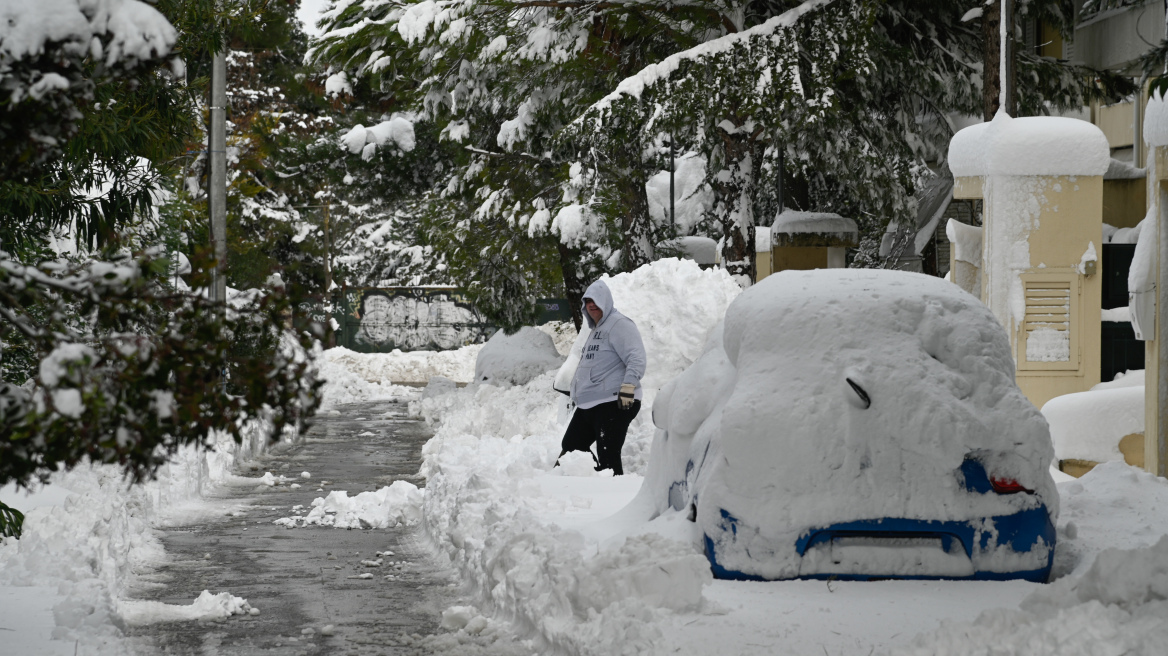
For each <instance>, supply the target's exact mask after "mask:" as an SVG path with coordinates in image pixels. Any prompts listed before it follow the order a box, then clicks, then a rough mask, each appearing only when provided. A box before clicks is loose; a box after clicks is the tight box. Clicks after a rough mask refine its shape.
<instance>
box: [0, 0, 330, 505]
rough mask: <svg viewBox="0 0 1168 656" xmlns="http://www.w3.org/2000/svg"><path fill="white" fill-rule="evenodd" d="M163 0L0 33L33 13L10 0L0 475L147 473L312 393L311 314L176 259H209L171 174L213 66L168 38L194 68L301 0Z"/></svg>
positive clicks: (183, 187) (200, 264)
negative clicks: (232, 286) (210, 283)
mask: <svg viewBox="0 0 1168 656" xmlns="http://www.w3.org/2000/svg"><path fill="white" fill-rule="evenodd" d="M82 4H84V7H82ZM61 6H63V7H65V8H66V9H68V8H69V6H70V5H69V3H65V4H64V5H61ZM158 8H159V9H158V10H156V9H154V8H151V7H150V6H148V5H145V4H142V3H140V2H137V1H136V0H121V1H117V2H115V1H113V0H88V1H87V2H85V3H79V4H78V7H77V10H78V14H77V16H74V17H65V18H69V20H64V18H62V19H61V20H56V21H39V22H38V21H36V20H33V21H31V24H32V25H34V26H41V27H43V28H44V29H45V30H48V31H46V32H45V33H43V34H41V33H19V34H16V33H14V32H11V31H9V32H5V31H4V30H5V29H7V30H13V29H16V28H19V27H21V26H22V25H24V23H22V22H21V21H23V20H26V18H25V17H26V16H31V17H33V18H36V12H37V11H38V9H37V8H36V7H35V6H34V5H17V6H16V7H15V8H9V10H8V11H9V13H8V14H6V16H15V18H12V19H11V20H10V22H9V23H7V24H6V25H4V26H3V27H0V88H3V89H6V90H7V91H8V92H9V93H8V95H6V96H5V99H6V100H5V101H3V103H4V104H0V115H2V116H0V141H3V143H4V145H5V146H8V145H11V146H12V148H13V149H14V150H13V152H15V153H17V154H18V156H17V157H15V158H12V159H5V160H4V162H3V163H2V164H0V356H2V357H0V374H2V376H0V484H4V483H6V482H9V481H14V482H16V483H17V484H18V485H28V484H29V483H30V482H31V481H32V480H35V479H42V480H44V479H45V478H47V476H48V475H49V474H50V473H51V472H53V471H56V470H58V469H60V468H62V467H63V468H66V469H67V468H70V467H73V466H75V465H77V464H78V463H80V462H82V461H83V460H88V461H90V462H95V463H116V464H120V465H121V466H122V468H123V470H124V471H125V472H126V474H127V475H128V476H129V477H130V479H131V480H132V481H135V482H137V481H141V480H143V479H145V478H148V477H150V476H152V475H153V473H154V472H155V470H156V469H157V467H158V466H159V465H161V464H162V463H163V462H165V461H166V459H167V458H168V457H169V456H170V455H172V454H173V453H174V452H175V450H177V449H178V448H180V447H182V446H183V445H188V444H192V445H203V444H206V443H208V440H209V437H210V435H211V434H212V433H213V432H223V433H226V434H229V435H232V436H233V437H234V438H235V439H236V440H237V441H238V440H240V439H241V437H242V434H243V430H244V428H245V427H246V426H247V425H249V423H252V422H255V421H261V422H268V423H269V424H270V425H271V426H273V427H274V433H273V439H276V438H279V437H280V436H281V435H282V434H283V433H284V431H285V429H297V428H301V427H302V426H303V425H304V422H305V421H306V420H307V419H308V418H309V417H310V416H311V414H312V412H313V411H314V409H315V406H316V403H317V390H318V388H319V385H320V383H319V382H318V381H317V380H316V379H315V373H314V368H313V366H312V364H311V361H310V358H309V355H308V353H309V349H310V348H313V346H314V344H315V343H316V340H317V339H319V338H320V337H322V336H323V332H322V330H321V327H320V326H319V325H318V324H312V323H309V322H305V321H303V320H302V319H299V318H297V317H296V316H295V315H294V313H293V311H292V310H293V307H292V300H290V299H289V298H288V296H287V295H286V294H285V293H284V290H283V289H281V288H280V286H279V285H278V284H276V285H274V286H271V287H268V288H266V289H260V288H259V287H260V286H259V285H251V287H253V289H252V290H250V291H249V292H244V293H241V294H238V295H236V296H235V297H234V298H233V299H232V301H231V306H230V307H229V308H224V307H223V306H221V305H220V306H216V305H213V304H211V303H209V302H208V301H207V300H206V299H205V298H204V297H203V295H202V294H200V293H198V292H196V291H191V290H190V288H189V287H188V286H187V285H186V284H185V283H184V282H183V281H182V280H181V279H180V277H179V275H178V274H179V266H178V265H179V263H180V261H182V260H185V259H187V258H185V257H180V256H179V253H181V252H185V253H186V254H187V255H189V256H190V258H189V259H190V260H193V261H194V264H195V268H196V270H199V269H203V268H205V265H207V263H208V260H207V258H205V257H202V256H201V255H200V253H202V252H204V251H205V249H202V248H200V247H199V246H198V243H199V242H200V241H202V240H201V239H200V237H201V235H199V234H198V232H199V230H198V228H197V226H200V225H202V224H204V223H205V221H204V220H203V219H202V218H201V217H199V216H198V214H197V212H198V210H199V208H198V207H197V206H196V203H195V202H194V201H193V199H194V198H195V197H196V196H197V195H198V182H197V177H196V179H195V180H191V179H189V178H188V177H187V176H186V175H180V173H186V172H189V169H190V168H191V167H190V166H189V164H190V162H189V161H188V160H187V158H186V157H184V156H183V155H184V153H185V152H186V151H189V150H192V149H194V150H199V147H198V146H197V144H192V143H191V142H192V141H193V140H197V139H198V138H199V130H198V121H199V113H198V112H197V111H196V107H197V103H198V99H199V96H200V95H201V93H202V92H201V88H202V87H201V85H202V83H203V82H205V80H203V79H201V78H199V77H198V76H197V74H196V75H194V76H193V77H191V78H188V77H187V76H185V75H184V71H183V65H182V61H181V60H178V59H173V58H171V56H172V55H173V54H174V53H179V54H181V55H183V56H184V57H188V58H189V60H190V63H191V64H192V69H194V71H195V72H196V73H197V71H198V70H199V69H200V67H201V64H202V63H203V62H206V61H208V60H209V53H211V52H214V51H215V50H216V49H218V48H219V47H222V45H223V44H225V43H226V42H227V39H228V38H230V37H231V36H232V35H233V34H251V35H254V34H264V35H271V34H278V35H279V34H283V35H285V36H287V35H288V34H294V33H296V30H295V27H294V23H289V20H290V19H291V17H292V12H293V11H294V10H295V4H294V3H286V2H275V1H271V2H264V1H256V2H235V3H220V2H216V1H215V0H195V1H193V2H180V1H178V0H163V1H162V2H160V3H159V5H158ZM82 9H84V12H82ZM159 10H161V12H162V13H159ZM21 12H24V13H23V14H22V13H21ZM119 12H120V13H119ZM163 14H166V17H164V16H163ZM111 16H116V17H117V20H114V19H111V18H110V17H111ZM271 16H274V17H275V18H274V19H272V20H268V19H267V18H265V17H271ZM167 17H169V18H170V19H172V20H173V21H174V25H175V26H179V27H180V30H179V31H177V32H176V31H175V29H174V26H172V24H171V23H170V22H168V20H167ZM233 20H234V21H237V22H236V23H234V27H233V23H232V21H233ZM242 23H247V24H246V25H244V24H242ZM61 26H64V28H62V27H61ZM59 28H60V29H59ZM61 29H64V30H65V31H63V32H60V30H61ZM265 29H266V30H267V31H266V32H265V31H264V30H265ZM53 30H57V31H53ZM70 30H71V31H70ZM115 30H120V31H115ZM58 32H60V33H58ZM256 38H259V37H256ZM301 41H303V37H302V36H301ZM172 46H173V47H174V48H175V50H173V51H171V50H170V48H171V47H172ZM301 47H303V43H302V42H301ZM203 68H205V66H203ZM188 79H189V80H191V84H190V85H188V84H187V80H188ZM38 85H39V86H38ZM192 146H194V148H192ZM174 181H177V182H178V184H175V185H170V183H171V182H174ZM273 195H274V194H273ZM184 233H185V234H184ZM63 238H68V239H75V243H74V244H72V246H70V245H69V244H67V243H62V239H63ZM62 247H64V248H65V251H69V252H72V253H73V254H72V255H67V256H65V255H62V254H61V248H62ZM167 254H169V255H170V257H167V256H166V255H167ZM38 262H39V263H40V264H37V265H35V266H34V265H32V263H38ZM193 278H194V279H195V281H196V282H197V280H198V276H197V274H196V275H194V276H193ZM274 282H277V283H278V279H274ZM13 517H15V516H13ZM11 519H12V517H9V518H8V520H11ZM6 521H7V520H6Z"/></svg>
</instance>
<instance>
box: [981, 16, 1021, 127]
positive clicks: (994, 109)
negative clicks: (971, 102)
mask: <svg viewBox="0 0 1168 656" xmlns="http://www.w3.org/2000/svg"><path fill="white" fill-rule="evenodd" d="M1002 20H1005V21H1006V37H1007V39H1006V52H1005V55H1003V54H1002V31H1001V30H1002ZM981 30H982V47H983V53H984V57H983V59H984V65H983V70H982V78H983V84H982V97H983V102H984V105H985V120H986V121H992V120H994V115H995V114H997V113H998V108H999V105H1000V103H1001V95H1002V70H1001V67H1002V59H1001V58H1002V57H1003V56H1004V57H1005V58H1006V80H1005V82H1006V106H1005V108H1004V109H1005V110H1006V113H1007V114H1009V115H1010V116H1016V115H1017V107H1016V95H1017V94H1016V93H1015V90H1014V89H1015V73H1014V68H1015V66H1014V65H1015V60H1016V59H1017V57H1016V56H1015V54H1014V51H1015V44H1014V3H1013V0H1006V16H1005V17H1003V16H1002V3H1001V1H1000V0H995V1H994V2H993V3H991V4H989V5H986V6H985V13H984V14H983V15H982V20H981Z"/></svg>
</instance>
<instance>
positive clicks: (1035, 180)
mask: <svg viewBox="0 0 1168 656" xmlns="http://www.w3.org/2000/svg"><path fill="white" fill-rule="evenodd" d="M955 182H956V184H955V185H954V197H955V198H965V199H977V198H982V197H985V203H984V208H985V214H984V224H985V228H984V230H985V232H984V239H983V250H982V267H981V279H982V287H981V289H980V290H979V291H980V294H979V297H980V298H981V299H982V301H983V302H985V303H986V305H988V306H989V307H990V309H991V310H993V311H994V315H995V316H997V317H998V320H999V321H1001V322H1002V325H1003V326H1004V327H1005V328H1006V332H1007V333H1009V335H1010V344H1011V346H1012V347H1013V350H1014V362H1015V363H1016V365H1017V371H1016V373H1015V380H1016V381H1017V383H1018V387H1019V388H1020V389H1021V390H1022V392H1023V393H1024V394H1026V397H1027V398H1029V399H1030V401H1031V402H1032V403H1034V405H1035V406H1037V407H1040V408H1041V407H1042V406H1043V405H1044V404H1045V403H1046V402H1047V401H1049V400H1050V399H1052V398H1054V397H1056V396H1061V395H1063V394H1070V393H1072V392H1083V391H1086V390H1088V389H1090V388H1091V387H1093V386H1094V385H1096V384H1097V383H1099V368H1100V340H1101V335H1100V333H1101V325H1100V321H1101V318H1102V312H1101V307H1102V295H1103V282H1102V279H1101V278H1100V276H1099V274H1098V272H1091V273H1090V274H1089V275H1088V274H1086V273H1080V272H1079V271H1078V270H1077V268H1078V267H1079V264H1080V260H1081V259H1082V257H1083V254H1084V252H1085V251H1086V250H1087V249H1088V246H1089V244H1092V243H1093V244H1094V245H1095V251H1096V253H1097V254H1101V252H1102V242H1101V237H1102V229H1103V227H1102V206H1103V178H1102V176H1077V177H1075V176H1012V177H1010V178H995V179H994V180H993V181H992V184H990V185H988V189H989V193H988V194H987V193H986V191H987V185H986V184H985V181H983V180H982V178H970V177H967V178H958V179H957V180H956V181H955ZM994 190H997V192H998V193H1003V194H1005V195H1007V196H1009V201H1008V202H1001V199H997V200H995V198H993V194H994V193H995V191H994ZM1022 191H1024V192H1025V193H1027V194H1030V195H1032V196H1033V198H1034V199H1035V200H1036V201H1037V202H1036V203H1035V204H1034V206H1032V209H1033V210H1034V211H1035V214H1034V215H1033V216H1032V217H1028V218H1022V217H1019V216H1017V214H1016V210H1017V201H1018V194H1019V193H1021V192H1022ZM1020 220H1021V221H1024V222H1027V224H1028V225H1029V226H1030V227H1029V228H1028V229H1026V231H1025V233H1026V234H1025V240H1026V246H1027V248H1028V250H1029V256H1028V257H1029V262H1028V265H1029V266H1025V267H1022V268H1020V269H1019V268H1017V267H1010V266H1006V264H1007V263H1010V262H1011V261H1012V260H1013V257H1012V256H1006V255H1004V254H1003V253H995V252H994V249H995V248H998V249H1015V248H1016V247H1017V246H1018V242H1017V241H1015V240H1013V239H1012V238H1010V239H1003V238H1002V237H1003V235H1010V234H1012V233H1011V227H1010V225H1009V224H1010V223H1011V222H1015V221H1020ZM995 244H996V246H995ZM1016 252H1017V251H1015V253H1016ZM1097 256H1098V255H1097ZM953 264H954V266H955V267H957V266H958V265H959V264H964V263H958V262H954V263H953ZM967 268H970V267H968V266H967ZM966 273H967V274H970V275H969V276H966V277H970V276H971V275H972V273H973V269H972V268H970V271H968V272H966ZM958 277H961V276H960V272H959V274H958ZM967 284H968V283H967ZM1016 286H1021V288H1022V290H1023V293H1024V294H1025V295H1026V298H1028V299H1031V300H1027V303H1026V304H1027V308H1026V310H1027V312H1026V314H1025V315H1024V316H1025V317H1031V316H1033V315H1032V314H1031V313H1030V311H1031V309H1032V307H1031V303H1032V302H1033V303H1035V304H1036V307H1037V308H1038V309H1039V310H1041V307H1042V304H1043V303H1056V302H1054V301H1044V300H1035V299H1036V297H1041V296H1042V295H1043V292H1042V290H1044V289H1048V288H1049V289H1055V288H1059V289H1066V299H1067V300H1066V307H1065V311H1064V312H1063V313H1062V314H1061V315H1060V316H1062V317H1065V321H1066V322H1067V324H1068V326H1069V331H1070V340H1069V341H1070V344H1069V347H1068V348H1069V356H1068V359H1067V360H1066V361H1057V362H1031V361H1029V360H1028V359H1027V357H1026V353H1027V351H1026V347H1027V339H1028V337H1027V335H1028V330H1027V326H1028V325H1030V326H1032V325H1033V324H1027V322H1026V319H1023V321H1021V322H1019V321H1017V320H1016V318H1015V317H1014V313H1013V311H1012V305H1013V300H1014V299H1013V298H1012V295H1013V293H1014V292H1013V291H1012V290H1013V289H1016ZM1050 307H1052V308H1054V307H1056V305H1051V306H1050ZM1058 307H1061V306H1058ZM1056 311H1057V310H1056Z"/></svg>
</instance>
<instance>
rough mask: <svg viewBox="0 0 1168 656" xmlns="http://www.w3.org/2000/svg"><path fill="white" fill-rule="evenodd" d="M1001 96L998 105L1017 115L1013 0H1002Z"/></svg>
mask: <svg viewBox="0 0 1168 656" xmlns="http://www.w3.org/2000/svg"><path fill="white" fill-rule="evenodd" d="M1001 59H1002V83H1001V87H1002V98H1001V100H1000V101H999V102H998V105H999V106H1000V107H1001V108H1002V109H1004V110H1005V111H1006V114H1008V115H1010V116H1017V115H1018V112H1017V108H1016V107H1015V101H1014V99H1015V96H1016V94H1015V93H1014V0H1002V57H1001Z"/></svg>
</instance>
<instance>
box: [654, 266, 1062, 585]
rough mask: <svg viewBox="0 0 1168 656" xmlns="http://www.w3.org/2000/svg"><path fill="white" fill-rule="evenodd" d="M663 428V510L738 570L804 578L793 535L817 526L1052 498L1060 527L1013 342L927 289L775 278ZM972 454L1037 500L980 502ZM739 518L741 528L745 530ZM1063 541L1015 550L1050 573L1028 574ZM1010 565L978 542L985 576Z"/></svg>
mask: <svg viewBox="0 0 1168 656" xmlns="http://www.w3.org/2000/svg"><path fill="white" fill-rule="evenodd" d="M904 399H912V402H911V403H905V402H904V401H903V400H904ZM654 415H655V417H654V418H655V421H656V423H657V425H658V426H659V427H661V428H662V429H663V430H662V431H660V432H659V434H658V436H657V437H656V438H655V442H654V449H653V453H652V458H653V462H652V463H651V464H650V474H649V475H648V482H647V486H650V487H651V488H652V490H651V492H652V495H653V500H654V503H655V506H656V509H657V511H658V512H663V511H665V510H666V509H667V508H669V507H673V508H674V509H677V510H684V509H687V508H688V507H689V505H690V503H689V499H690V498H691V497H692V498H696V505H697V523H698V526H699V527H700V528H701V529H702V531H703V532H704V534H705V535H706V537H707V539H708V540H711V541H712V542H711V544H712V548H714V549H715V550H716V551H717V553H718V561H719V564H720V565H722V566H723V567H726V568H727V569H729V570H731V571H737V572H743V573H747V574H752V575H757V576H763V577H764V578H789V577H793V576H796V575H798V574H799V573H800V569H799V568H800V556H799V554H798V552H797V551H796V546H795V545H796V540H797V539H798V538H799V537H800V536H801V535H803V534H804V533H805V532H806V530H807V529H808V528H811V527H814V526H826V525H830V524H834V523H838V522H847V521H854V520H862V519H879V518H884V517H898V518H907V519H924V520H935V519H944V520H959V521H965V520H970V521H973V520H978V519H980V518H983V517H989V516H997V515H1009V514H1014V513H1015V512H1018V511H1020V510H1025V509H1030V508H1034V507H1037V506H1038V504H1039V503H1040V502H1044V503H1046V504H1048V508H1049V510H1050V512H1051V514H1052V519H1053V517H1054V516H1056V515H1057V507H1058V495H1057V493H1056V491H1055V488H1054V482H1053V481H1052V479H1051V477H1050V474H1049V472H1048V465H1049V463H1050V461H1051V459H1052V457H1053V455H1054V454H1053V450H1052V448H1051V443H1050V435H1049V432H1048V430H1047V427H1046V422H1045V421H1044V420H1043V418H1042V416H1041V415H1040V414H1039V413H1038V411H1037V409H1035V408H1034V406H1033V405H1031V404H1030V402H1029V401H1028V400H1027V399H1026V397H1025V396H1024V395H1023V394H1022V392H1021V391H1020V390H1019V389H1018V387H1017V385H1015V383H1014V365H1013V359H1012V357H1011V353H1010V344H1009V339H1008V337H1007V335H1006V333H1005V331H1004V330H1003V329H1002V328H1001V325H1000V324H999V323H998V322H997V320H996V319H995V318H994V316H993V315H992V314H991V313H990V312H989V310H988V308H986V307H985V306H984V305H983V304H981V303H980V302H978V301H977V299H975V298H973V297H972V296H970V295H968V294H966V293H964V292H962V291H961V290H959V289H958V288H957V287H955V286H953V285H951V284H949V283H947V282H945V281H943V280H940V279H937V278H933V277H930V276H924V275H918V274H911V273H906V272H900V271H883V270H853V269H844V270H836V269H825V270H819V271H784V272H780V273H778V274H775V275H773V276H770V277H768V278H766V279H765V280H763V281H762V282H760V283H758V284H756V285H754V286H753V287H751V288H750V289H748V290H746V291H745V292H743V294H742V295H741V296H739V297H738V298H737V299H736V300H735V301H734V303H733V304H732V305H731V306H730V308H729V309H728V310H727V312H726V320H725V328H724V336H723V337H722V339H721V340H717V339H716V338H715V339H711V340H710V342H709V343H708V345H707V350H706V352H705V355H703V356H702V358H701V359H700V360H698V361H697V363H696V364H694V365H693V367H691V369H690V370H689V371H687V372H686V373H685V374H684V375H682V376H680V377H678V378H677V379H676V380H675V381H674V382H673V383H671V384H670V385H667V386H666V387H665V388H664V389H663V390H662V391H661V394H660V396H659V397H658V401H657V404H656V405H655V406H654ZM659 447H660V455H659ZM971 454H976V456H977V458H978V459H979V460H980V461H981V462H982V463H983V464H984V465H985V467H986V469H987V470H988V471H989V473H990V474H991V475H993V476H1002V477H1007V478H1012V479H1014V480H1017V481H1018V482H1020V483H1021V484H1022V485H1023V486H1025V487H1026V488H1028V489H1032V490H1035V491H1036V494H1034V495H1029V494H1019V495H985V494H978V493H973V492H970V491H968V490H966V489H965V488H964V486H961V485H959V481H958V480H957V471H958V470H959V468H960V467H961V466H962V463H963V461H964V460H965V459H966V458H967V456H971ZM655 469H656V471H655ZM687 495H689V496H687ZM678 501H681V503H680V504H679V503H678ZM725 513H729V514H730V515H731V516H733V517H735V518H739V519H740V520H741V521H739V522H738V524H737V527H736V529H735V530H730V528H729V527H728V526H727V525H726V520H725ZM1050 546H1052V545H1047V547H1048V548H1047V549H1035V550H1034V551H1033V552H1030V553H1029V554H1027V555H1023V554H1014V557H1018V558H1023V559H1027V558H1029V559H1034V560H1035V562H1036V564H1035V566H1034V567H1017V568H1016V569H1020V570H1031V569H1038V568H1039V567H1040V566H1045V564H1046V562H1047V556H1048V554H1049V547H1050ZM1000 555H1001V554H999V553H997V552H996V551H989V552H986V553H982V552H981V551H980V550H979V549H978V548H977V547H976V546H975V547H974V549H973V560H974V566H975V567H976V568H977V570H978V571H982V570H987V569H988V570H991V571H1011V570H1013V569H1015V567H1013V566H1009V565H1007V564H1006V563H1005V560H1003V559H1002V558H1000ZM1038 561H1041V564H1037V563H1038ZM1005 567H1009V569H1002V568H1005Z"/></svg>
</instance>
